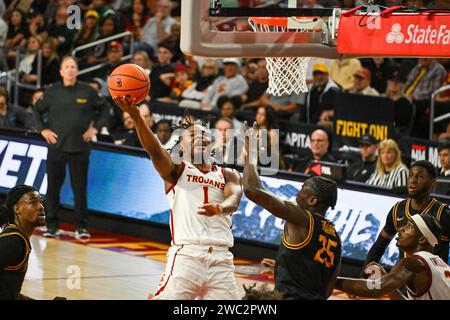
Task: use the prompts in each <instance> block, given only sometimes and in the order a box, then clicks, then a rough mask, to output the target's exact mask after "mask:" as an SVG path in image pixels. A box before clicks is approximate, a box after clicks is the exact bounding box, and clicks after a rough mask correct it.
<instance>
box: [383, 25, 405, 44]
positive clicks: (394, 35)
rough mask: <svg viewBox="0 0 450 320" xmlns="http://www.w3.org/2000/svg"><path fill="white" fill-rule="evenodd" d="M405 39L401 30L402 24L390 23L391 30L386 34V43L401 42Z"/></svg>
mask: <svg viewBox="0 0 450 320" xmlns="http://www.w3.org/2000/svg"><path fill="white" fill-rule="evenodd" d="M404 39H405V36H404V35H403V32H402V26H401V25H400V24H398V23H396V24H394V25H392V28H391V32H389V33H388V34H387V36H386V42H387V43H394V42H395V43H402V42H403V40H404Z"/></svg>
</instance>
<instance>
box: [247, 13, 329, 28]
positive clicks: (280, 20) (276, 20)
mask: <svg viewBox="0 0 450 320" xmlns="http://www.w3.org/2000/svg"><path fill="white" fill-rule="evenodd" d="M289 18H294V19H296V20H299V21H300V23H301V22H302V20H304V22H305V23H308V22H313V21H314V20H317V19H320V17H316V16H311V17H250V20H251V21H252V22H253V23H255V24H260V25H266V26H271V27H282V28H287V27H288V19H289ZM314 30H320V28H319V29H317V28H315V29H314Z"/></svg>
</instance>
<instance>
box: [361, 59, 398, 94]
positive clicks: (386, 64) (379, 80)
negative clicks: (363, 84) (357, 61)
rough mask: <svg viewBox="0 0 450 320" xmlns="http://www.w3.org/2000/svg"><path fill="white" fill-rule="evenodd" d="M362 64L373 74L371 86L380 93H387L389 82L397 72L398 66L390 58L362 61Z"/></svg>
mask: <svg viewBox="0 0 450 320" xmlns="http://www.w3.org/2000/svg"><path fill="white" fill-rule="evenodd" d="M361 63H362V65H363V67H364V68H367V69H369V71H370V72H371V74H372V79H371V82H370V83H371V86H372V87H373V88H374V89H375V90H377V91H378V92H385V91H386V86H387V81H388V79H389V78H390V77H391V76H392V73H393V72H394V71H395V70H396V65H395V64H394V63H393V62H392V61H391V59H388V58H368V59H361Z"/></svg>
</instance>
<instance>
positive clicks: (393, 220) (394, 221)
mask: <svg viewBox="0 0 450 320" xmlns="http://www.w3.org/2000/svg"><path fill="white" fill-rule="evenodd" d="M415 214H421V215H430V216H433V217H434V218H436V220H437V221H438V222H439V223H440V224H441V226H442V234H441V237H440V238H439V239H438V241H439V242H438V244H437V245H436V246H435V247H434V251H433V253H434V254H436V255H438V256H439V257H441V258H442V260H444V261H447V260H448V254H449V241H450V208H449V207H448V206H447V204H445V203H442V202H439V201H438V200H436V199H435V198H431V200H430V202H429V203H428V205H426V206H425V208H424V209H422V210H414V209H413V208H412V206H411V199H410V198H408V199H406V200H402V201H399V202H397V203H396V204H395V205H394V206H393V207H392V208H391V210H390V211H389V213H388V215H387V218H386V224H385V225H384V228H383V230H384V232H386V233H387V234H389V235H391V236H394V235H395V234H396V233H397V232H398V230H399V229H400V228H401V227H403V226H405V225H406V223H407V222H408V220H409V219H410V218H411V216H412V215H415ZM381 238H382V237H381V236H379V237H378V239H377V241H376V242H375V244H374V245H373V246H372V248H371V249H370V250H369V253H368V254H367V258H366V264H367V263H369V262H371V261H375V262H379V261H380V260H381V257H382V256H383V254H384V251H385V250H386V248H387V246H388V245H389V242H390V241H387V240H382V239H381ZM400 258H403V252H400Z"/></svg>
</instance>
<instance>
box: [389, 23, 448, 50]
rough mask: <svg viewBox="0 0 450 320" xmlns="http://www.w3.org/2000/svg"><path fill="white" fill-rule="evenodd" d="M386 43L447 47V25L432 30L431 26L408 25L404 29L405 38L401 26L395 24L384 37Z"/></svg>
mask: <svg viewBox="0 0 450 320" xmlns="http://www.w3.org/2000/svg"><path fill="white" fill-rule="evenodd" d="M386 42H387V43H397V44H401V43H405V44H431V45H449V44H450V29H448V28H447V25H440V26H437V27H436V28H433V27H432V26H431V25H429V26H427V27H422V26H420V25H417V24H410V25H408V27H407V28H406V36H405V34H404V33H403V32H402V26H401V25H400V24H399V23H395V24H393V25H392V27H391V32H389V33H388V34H387V35H386Z"/></svg>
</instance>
